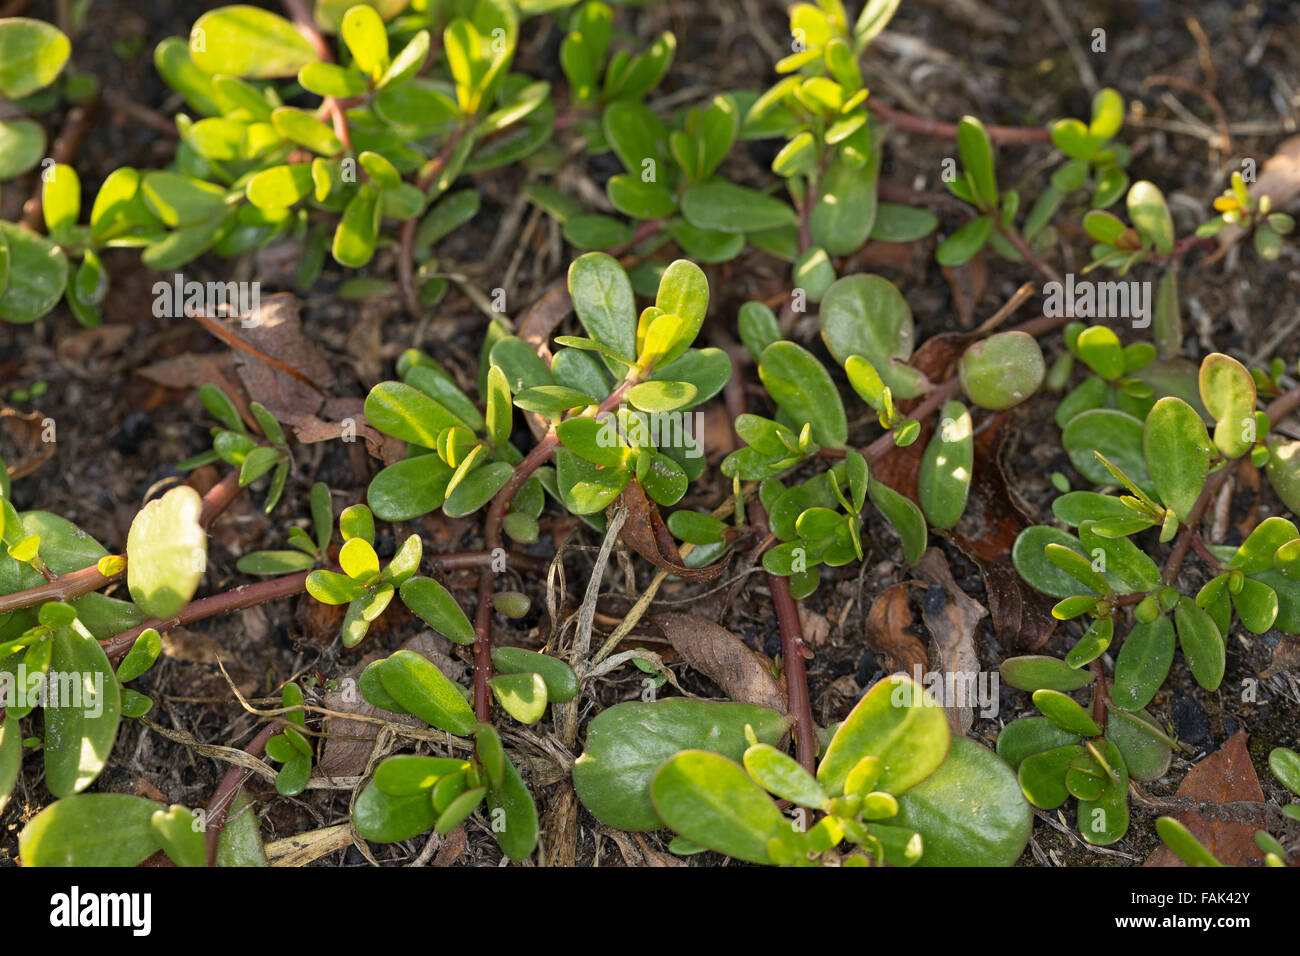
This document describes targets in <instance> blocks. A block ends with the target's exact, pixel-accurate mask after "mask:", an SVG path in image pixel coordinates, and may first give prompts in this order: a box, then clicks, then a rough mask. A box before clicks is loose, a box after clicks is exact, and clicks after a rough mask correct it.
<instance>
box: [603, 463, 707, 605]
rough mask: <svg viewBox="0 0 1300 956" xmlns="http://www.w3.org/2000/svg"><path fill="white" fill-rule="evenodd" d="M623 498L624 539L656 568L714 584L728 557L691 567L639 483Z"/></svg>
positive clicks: (627, 488)
mask: <svg viewBox="0 0 1300 956" xmlns="http://www.w3.org/2000/svg"><path fill="white" fill-rule="evenodd" d="M621 499H622V502H623V504H624V505H625V506H626V507H627V510H628V515H627V521H626V522H624V524H623V530H622V537H623V540H624V541H625V542H627V544H628V546H629V547H631V548H632V550H633V551H635V552H636V553H637V554H639V555H641V557H643V558H645V559H646V560H647V561H649V562H650V563H651V564H653V565H654V566H655V567H656V568H659V569H660V570H661V571H669V572H671V573H673V574H675V575H677V576H678V577H679V578H682V579H683V580H686V581H712V580H713V579H715V578H716V577H718V576H719V575H720V574H722V572H723V571H724V570H725V569H726V566H727V562H726V559H725V558H724V559H723V560H721V561H719V562H717V563H716V564H710V565H708V566H707V567H703V568H688V567H687V566H686V565H684V564H683V563H682V556H681V554H680V552H678V550H677V542H676V541H675V540H674V539H673V536H672V534H671V533H670V532H669V531H668V526H667V525H666V524H664V519H663V518H662V517H661V516H660V514H659V506H658V505H656V504H655V503H654V502H653V501H651V500H650V499H649V498H648V497H646V493H645V489H644V488H642V487H641V483H640V482H638V481H636V480H635V479H633V480H632V481H629V482H628V484H627V487H626V488H624V489H623V494H622V495H621ZM611 507H613V506H611Z"/></svg>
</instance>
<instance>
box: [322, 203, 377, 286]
mask: <svg viewBox="0 0 1300 956" xmlns="http://www.w3.org/2000/svg"><path fill="white" fill-rule="evenodd" d="M380 214H381V211H380V206H379V193H377V192H376V191H375V190H374V189H372V188H371V187H369V186H362V187H361V189H360V190H358V191H357V194H356V195H355V196H353V197H352V198H351V199H349V200H348V204H347V207H346V208H344V210H343V216H342V218H341V219H339V224H338V227H337V228H336V229H335V230H334V241H333V244H332V245H331V246H330V253H331V254H332V255H333V256H334V261H336V262H337V263H338V264H339V265H341V266H347V267H348V268H350V269H359V268H361V267H362V266H364V265H365V264H366V263H367V262H369V261H370V258H371V256H373V255H374V254H375V243H376V242H377V241H378V236H379V219H380Z"/></svg>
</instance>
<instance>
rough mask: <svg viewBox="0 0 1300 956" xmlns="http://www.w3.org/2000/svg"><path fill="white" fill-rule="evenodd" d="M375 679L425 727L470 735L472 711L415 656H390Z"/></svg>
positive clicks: (453, 687) (447, 682)
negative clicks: (425, 725)
mask: <svg viewBox="0 0 1300 956" xmlns="http://www.w3.org/2000/svg"><path fill="white" fill-rule="evenodd" d="M412 580H414V579H412ZM407 584H410V581H408V582H407ZM379 679H380V681H381V682H382V683H383V685H384V690H386V691H387V692H388V693H389V694H391V695H392V697H393V699H394V700H396V701H397V702H398V703H399V704H401V705H402V707H403V708H405V709H406V710H407V711H408V712H409V713H411V714H414V715H415V716H416V717H419V718H420V719H421V720H423V721H424V722H425V723H426V724H429V725H431V726H433V727H437V728H438V729H439V730H447V731H450V732H451V733H453V734H457V735H458V736H461V737H468V736H469V735H470V734H472V733H473V732H474V727H475V726H476V724H477V721H476V720H475V719H474V711H473V709H472V708H471V707H470V705H469V704H468V703H466V702H465V698H464V697H462V696H461V693H460V691H459V690H458V689H457V685H456V684H454V683H452V682H451V681H450V680H448V679H447V678H446V677H444V676H443V673H442V671H440V670H438V668H437V667H435V666H434V665H433V664H432V663H430V662H429V661H428V660H426V659H425V658H423V657H421V656H420V655H419V654H414V653H412V652H411V651H398V652H397V653H395V654H393V655H392V656H391V657H389V658H388V659H387V660H385V661H384V663H383V666H382V667H381V668H380V669H379Z"/></svg>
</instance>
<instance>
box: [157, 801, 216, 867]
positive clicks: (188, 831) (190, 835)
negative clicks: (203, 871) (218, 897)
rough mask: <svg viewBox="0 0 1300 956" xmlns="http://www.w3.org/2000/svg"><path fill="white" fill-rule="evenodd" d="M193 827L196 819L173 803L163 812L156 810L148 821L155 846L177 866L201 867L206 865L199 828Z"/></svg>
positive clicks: (204, 850) (205, 854) (204, 849)
mask: <svg viewBox="0 0 1300 956" xmlns="http://www.w3.org/2000/svg"><path fill="white" fill-rule="evenodd" d="M197 824H198V818H197V817H195V815H194V814H193V813H192V812H191V811H190V810H188V809H186V808H185V807H183V806H181V805H180V804H173V805H172V806H170V807H168V808H167V809H165V810H164V809H161V808H159V809H157V810H155V811H154V813H153V816H152V817H151V818H150V825H151V826H152V827H153V830H154V834H155V835H156V836H157V837H158V843H159V845H161V846H162V848H163V851H164V852H165V853H166V854H167V856H168V857H169V858H170V859H171V860H172V862H173V863H175V864H176V865H177V866H191V867H192V866H204V865H206V863H207V850H206V848H205V847H204V840H203V829H202V827H200V826H198V825H197Z"/></svg>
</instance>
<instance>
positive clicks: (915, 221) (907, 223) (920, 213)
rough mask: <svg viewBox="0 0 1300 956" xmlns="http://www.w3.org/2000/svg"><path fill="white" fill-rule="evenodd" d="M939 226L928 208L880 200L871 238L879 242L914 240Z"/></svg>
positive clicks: (922, 237) (937, 220)
mask: <svg viewBox="0 0 1300 956" xmlns="http://www.w3.org/2000/svg"><path fill="white" fill-rule="evenodd" d="M937 228H939V218H938V217H937V216H936V215H935V214H934V213H932V212H930V210H928V209H918V208H916V207H913V206H899V205H897V204H895V203H888V202H882V203H880V204H879V205H878V206H877V207H876V221H875V223H874V224H873V225H872V227H871V236H870V238H872V239H879V240H880V241H881V242H916V241H918V240H920V239H924V238H925V237H926V236H928V235H930V233H932V232H934V231H935V230H936V229H937Z"/></svg>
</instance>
